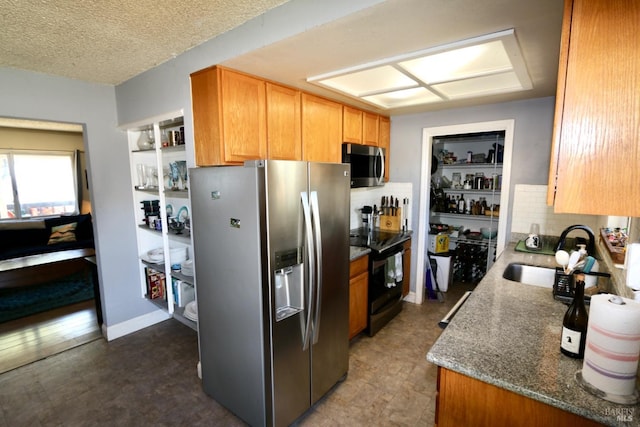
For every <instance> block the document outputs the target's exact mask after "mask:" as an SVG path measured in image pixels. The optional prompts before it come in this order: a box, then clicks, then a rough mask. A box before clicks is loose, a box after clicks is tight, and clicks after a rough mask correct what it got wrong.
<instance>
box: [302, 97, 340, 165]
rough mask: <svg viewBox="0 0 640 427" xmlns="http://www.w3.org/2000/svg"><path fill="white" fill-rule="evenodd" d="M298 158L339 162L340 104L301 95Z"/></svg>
mask: <svg viewBox="0 0 640 427" xmlns="http://www.w3.org/2000/svg"><path fill="white" fill-rule="evenodd" d="M302 158H303V159H304V160H307V161H311V162H329V163H342V104H339V103H337V102H334V101H330V100H328V99H325V98H320V97H318V96H315V95H311V94H308V93H303V94H302Z"/></svg>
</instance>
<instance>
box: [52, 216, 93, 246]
mask: <svg viewBox="0 0 640 427" xmlns="http://www.w3.org/2000/svg"><path fill="white" fill-rule="evenodd" d="M44 222H45V225H46V227H47V229H48V230H49V233H51V229H52V227H56V226H58V225H64V224H70V223H72V222H75V223H77V226H76V239H77V240H79V241H82V240H93V225H92V224H91V214H81V215H68V216H59V217H56V218H48V219H45V221H44Z"/></svg>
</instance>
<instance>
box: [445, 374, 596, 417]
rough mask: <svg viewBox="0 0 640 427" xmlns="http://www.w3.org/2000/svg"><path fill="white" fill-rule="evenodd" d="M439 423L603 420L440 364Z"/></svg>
mask: <svg viewBox="0 0 640 427" xmlns="http://www.w3.org/2000/svg"><path fill="white" fill-rule="evenodd" d="M435 425H436V426H437V427H459V426H476V427H483V426H486V427H493V426H513V427H534V426H536V427H537V426H567V427H570V426H574V427H596V426H601V425H602V424H600V423H597V422H595V421H593V420H589V419H586V418H583V417H581V416H579V415H576V414H573V413H571V412H566V411H563V410H562V409H559V408H556V407H555V406H551V405H547V404H546V403H542V402H540V401H537V400H534V399H530V398H528V397H525V396H523V395H520V394H516V393H513V392H511V391H509V390H506V389H503V388H500V387H497V386H494V385H492V384H488V383H485V382H483V381H480V380H477V379H474V378H471V377H468V376H465V375H462V374H459V373H457V372H454V371H451V370H449V369H446V368H443V367H438V380H437V391H436V419H435Z"/></svg>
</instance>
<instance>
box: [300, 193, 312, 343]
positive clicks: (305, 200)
mask: <svg viewBox="0 0 640 427" xmlns="http://www.w3.org/2000/svg"><path fill="white" fill-rule="evenodd" d="M300 199H301V201H302V212H303V216H304V227H305V237H306V240H307V256H308V262H307V265H308V266H309V268H308V269H307V271H308V272H309V289H308V303H307V307H306V321H305V324H304V334H303V338H302V350H303V351H305V350H307V349H308V348H309V338H310V336H311V313H312V309H313V288H314V287H315V283H314V279H315V277H314V276H315V273H314V265H313V262H314V258H315V252H314V250H315V248H314V246H313V230H312V227H311V209H310V208H309V196H308V195H307V192H306V191H303V192H301V193H300Z"/></svg>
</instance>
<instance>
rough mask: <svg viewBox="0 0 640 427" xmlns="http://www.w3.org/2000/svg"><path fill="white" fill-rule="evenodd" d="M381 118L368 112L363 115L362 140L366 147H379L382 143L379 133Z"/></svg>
mask: <svg viewBox="0 0 640 427" xmlns="http://www.w3.org/2000/svg"><path fill="white" fill-rule="evenodd" d="M379 120H380V116H378V115H377V114H373V113H367V112H366V111H365V112H364V113H363V115H362V138H363V141H364V143H365V144H366V145H376V146H377V145H378V144H379V142H380V139H379V136H378V133H379V129H378V126H379Z"/></svg>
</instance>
